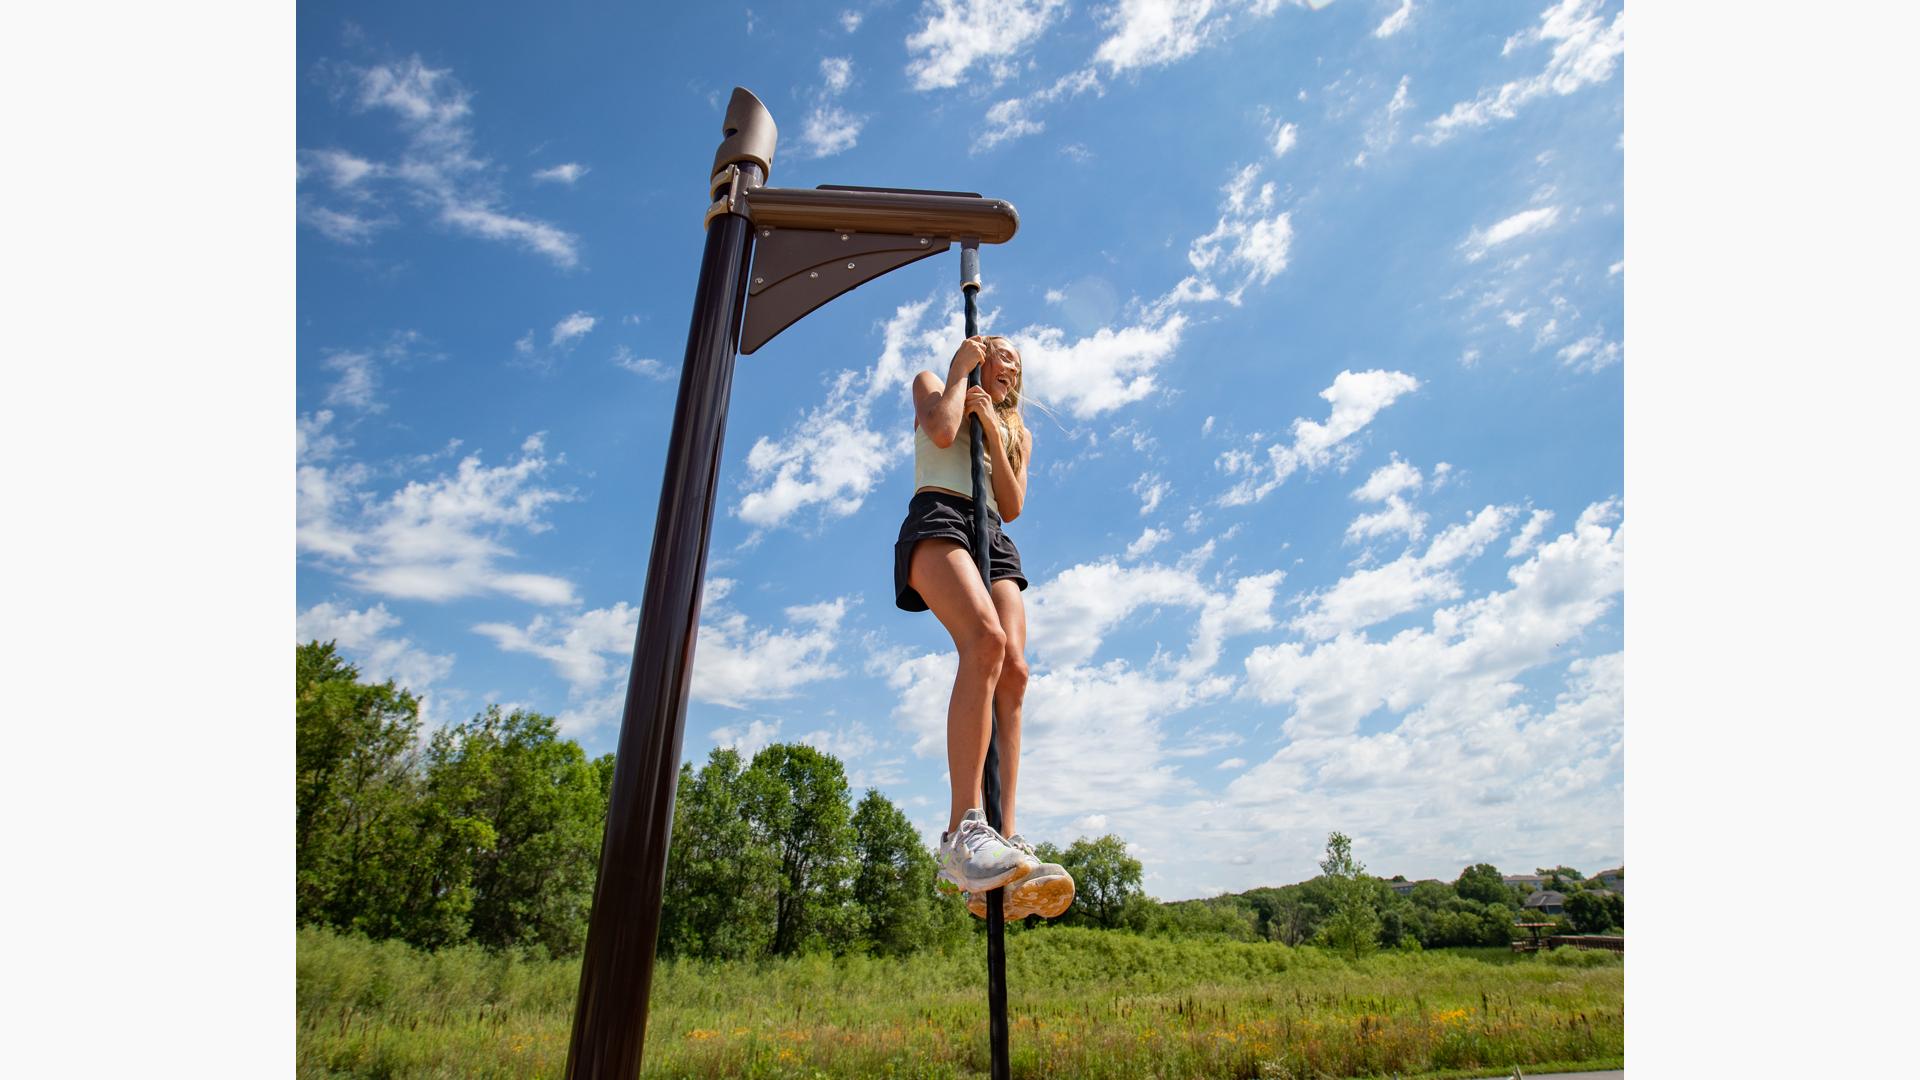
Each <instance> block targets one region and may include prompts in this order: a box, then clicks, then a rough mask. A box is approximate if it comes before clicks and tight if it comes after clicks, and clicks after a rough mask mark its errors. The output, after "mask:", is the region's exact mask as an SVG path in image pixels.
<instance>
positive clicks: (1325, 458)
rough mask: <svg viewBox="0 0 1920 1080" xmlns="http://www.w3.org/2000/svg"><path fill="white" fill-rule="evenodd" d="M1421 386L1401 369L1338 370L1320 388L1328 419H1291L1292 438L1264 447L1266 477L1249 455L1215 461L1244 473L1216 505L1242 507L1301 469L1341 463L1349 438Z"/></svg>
mask: <svg viewBox="0 0 1920 1080" xmlns="http://www.w3.org/2000/svg"><path fill="white" fill-rule="evenodd" d="M1419 388H1420V380H1418V379H1416V378H1414V377H1413V376H1412V375H1409V374H1407V373H1406V372H1404V371H1380V370H1375V371H1362V372H1353V371H1342V372H1341V373H1340V374H1339V375H1336V376H1334V380H1333V385H1331V386H1329V387H1327V388H1326V389H1325V390H1322V391H1321V392H1320V397H1321V398H1323V399H1324V400H1326V401H1327V402H1328V403H1329V404H1331V405H1332V409H1331V411H1330V412H1329V413H1328V416H1327V420H1326V422H1325V423H1319V422H1316V421H1313V420H1308V419H1306V418H1305V417H1301V418H1298V419H1295V420H1294V422H1293V424H1292V426H1291V427H1290V429H1289V430H1290V431H1291V433H1292V435H1293V442H1292V443H1290V444H1286V445H1282V444H1280V443H1273V444H1271V445H1270V446H1268V447H1267V459H1268V463H1269V468H1268V469H1267V470H1265V473H1266V474H1265V475H1264V476H1263V475H1262V471H1263V470H1262V469H1261V468H1260V466H1259V465H1258V464H1257V463H1256V462H1255V461H1254V459H1253V458H1252V457H1251V456H1249V455H1246V454H1244V453H1242V454H1235V453H1234V452H1231V451H1230V452H1229V453H1227V454H1223V455H1221V457H1220V459H1219V462H1218V464H1219V466H1220V468H1221V469H1222V470H1223V471H1225V472H1227V473H1228V474H1229V475H1238V474H1241V473H1245V474H1246V476H1245V478H1244V479H1242V480H1241V481H1240V482H1239V483H1237V484H1235V485H1234V487H1233V488H1232V489H1231V490H1229V491H1228V492H1227V493H1226V494H1224V495H1222V496H1221V497H1220V504H1221V505H1222V506H1242V505H1245V504H1247V503H1251V502H1258V501H1259V500H1261V499H1264V498H1266V497H1267V495H1268V494H1269V493H1271V492H1272V491H1273V489H1274V488H1277V487H1279V486H1280V485H1281V484H1283V483H1285V482H1286V480H1287V478H1288V477H1289V476H1292V475H1293V474H1294V473H1295V472H1297V471H1299V470H1300V469H1303V468H1304V469H1306V470H1308V471H1309V472H1315V471H1318V470H1320V469H1324V468H1326V467H1327V466H1329V465H1333V464H1336V463H1344V461H1345V460H1346V458H1347V456H1348V455H1349V454H1350V453H1351V450H1350V449H1349V448H1348V446H1347V441H1348V440H1349V439H1351V438H1353V437H1354V436H1355V435H1357V434H1359V433H1360V431H1361V430H1362V429H1364V428H1365V427H1366V426H1367V425H1368V424H1370V423H1372V422H1373V418H1374V417H1376V416H1378V415H1379V414H1380V411H1381V410H1382V409H1385V408H1386V407H1387V406H1389V405H1392V404H1393V403H1394V402H1395V401H1397V400H1399V398H1400V396H1401V395H1403V394H1408V393H1411V392H1413V391H1415V390H1418V389H1419Z"/></svg>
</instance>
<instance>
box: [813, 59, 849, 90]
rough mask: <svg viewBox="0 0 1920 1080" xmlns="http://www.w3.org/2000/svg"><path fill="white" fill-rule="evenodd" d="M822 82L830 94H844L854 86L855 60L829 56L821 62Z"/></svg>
mask: <svg viewBox="0 0 1920 1080" xmlns="http://www.w3.org/2000/svg"><path fill="white" fill-rule="evenodd" d="M820 81H821V82H822V83H824V84H825V87H826V92H827V93H829V94H841V93H844V92H845V91H846V89H847V87H849V86H852V85H853V60H852V58H850V57H845V56H829V57H826V58H824V59H822V60H821V61H820Z"/></svg>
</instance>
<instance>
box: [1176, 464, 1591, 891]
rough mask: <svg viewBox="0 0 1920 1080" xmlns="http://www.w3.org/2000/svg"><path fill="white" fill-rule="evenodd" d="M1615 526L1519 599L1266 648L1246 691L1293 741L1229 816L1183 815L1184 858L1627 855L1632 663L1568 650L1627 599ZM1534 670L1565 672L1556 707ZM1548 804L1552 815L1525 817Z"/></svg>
mask: <svg viewBox="0 0 1920 1080" xmlns="http://www.w3.org/2000/svg"><path fill="white" fill-rule="evenodd" d="M1617 513H1618V506H1617V504H1616V503H1613V502H1611V501H1609V502H1606V503H1598V504H1595V505H1593V506H1590V507H1589V508H1588V509H1587V511H1586V512H1585V513H1583V514H1582V515H1581V518H1580V522H1579V523H1578V524H1577V525H1576V526H1575V528H1574V530H1573V531H1571V532H1569V533H1567V534H1564V535H1562V536H1560V537H1559V538H1557V539H1556V540H1554V541H1553V542H1552V543H1550V544H1548V545H1546V546H1545V547H1543V548H1541V549H1540V550H1539V551H1538V552H1537V553H1536V554H1535V556H1534V557H1533V558H1532V559H1530V560H1528V561H1527V562H1526V563H1524V564H1522V565H1519V566H1516V567H1514V568H1513V569H1512V570H1511V571H1510V573H1509V575H1508V579H1509V582H1510V585H1511V587H1510V588H1508V589H1506V590H1504V591H1495V592H1491V593H1488V594H1486V595H1484V596H1480V597H1478V598H1476V599H1472V600H1469V601H1466V602H1464V603H1461V604H1458V605H1456V606H1454V607H1450V608H1443V609H1441V610H1439V611H1436V612H1435V613H1434V615H1433V618H1432V623H1431V627H1430V628H1424V629H1423V628H1416V629H1410V630H1405V631H1401V632H1400V633H1397V634H1394V635H1392V636H1391V637H1390V638H1387V639H1385V640H1380V641H1374V640H1369V639H1368V638H1367V637H1366V636H1364V635H1362V634H1357V633H1350V634H1343V635H1341V636H1340V637H1337V638H1335V639H1333V640H1331V641H1326V642H1322V643H1320V644H1318V645H1315V646H1312V647H1304V646H1302V645H1299V644H1296V643H1279V644H1274V645H1269V646H1262V647H1259V648H1256V649H1255V650H1254V651H1253V655H1252V656H1250V657H1249V658H1248V660H1247V664H1246V667H1247V673H1248V684H1247V685H1248V693H1249V695H1250V696H1251V697H1253V698H1255V699H1256V700H1258V701H1261V702H1263V703H1266V704H1269V705H1275V706H1281V707H1284V708H1286V709H1288V712H1289V715H1288V716H1287V718H1286V720H1285V723H1284V725H1283V741H1281V743H1280V745H1279V746H1278V747H1277V749H1275V750H1274V751H1273V753H1272V755H1271V756H1270V757H1269V758H1268V759H1267V760H1265V761H1263V762H1261V763H1260V764H1258V765H1256V766H1254V767H1253V768H1251V769H1249V770H1247V771H1246V772H1244V773H1242V774H1241V775H1240V776H1238V777H1237V778H1235V779H1234V780H1233V781H1232V782H1231V783H1230V784H1229V785H1228V787H1227V790H1226V799H1225V801H1224V802H1223V803H1219V804H1215V805H1214V806H1211V807H1208V806H1205V805H1196V806H1194V807H1192V808H1190V809H1188V810H1187V811H1186V812H1184V813H1182V814H1180V815H1179V817H1180V820H1181V824H1182V826H1183V832H1182V835H1183V836H1184V837H1185V838H1187V840H1188V843H1187V844H1186V845H1185V847H1183V848H1182V852H1184V853H1185V854H1183V855H1180V856H1176V861H1177V859H1178V858H1186V859H1187V860H1188V861H1189V862H1192V863H1194V864H1195V866H1196V871H1195V872H1199V867H1201V866H1204V865H1206V864H1207V863H1209V862H1217V859H1218V856H1219V855H1220V854H1222V853H1224V852H1225V851H1226V850H1248V849H1250V848H1258V849H1261V850H1272V849H1275V848H1280V849H1296V848H1297V849H1298V850H1299V851H1300V852H1301V853H1302V854H1301V856H1300V859H1301V861H1302V862H1305V861H1306V860H1308V859H1310V857H1311V856H1310V854H1309V853H1310V852H1312V851H1313V850H1315V848H1316V846H1317V844H1318V842H1319V840H1320V839H1321V838H1323V837H1324V836H1325V834H1326V828H1327V824H1326V823H1327V822H1330V821H1331V822H1338V823H1341V827H1342V828H1343V830H1344V829H1348V828H1349V827H1350V828H1351V830H1352V835H1354V836H1356V838H1357V839H1359V841H1360V844H1361V845H1362V848H1363V850H1364V851H1365V852H1366V853H1367V857H1368V859H1369V861H1371V862H1372V863H1373V864H1374V865H1375V866H1377V867H1380V868H1381V869H1382V871H1383V872H1385V870H1386V869H1388V868H1393V869H1401V870H1404V871H1405V872H1407V873H1409V874H1410V875H1412V874H1414V873H1416V871H1417V872H1420V873H1436V874H1444V873H1448V872H1450V871H1452V870H1453V869H1455V868H1457V867H1460V866H1465V865H1467V864H1469V863H1473V862H1480V861H1490V862H1494V863H1496V864H1498V865H1509V864H1511V865H1520V866H1537V865H1552V864H1553V863H1555V862H1562V861H1571V862H1573V863H1574V864H1575V865H1581V864H1582V863H1583V861H1586V860H1594V859H1611V858H1617V857H1618V856H1619V854H1620V844H1621V837H1620V828H1619V825H1618V824H1617V823H1618V822H1619V821H1620V800H1621V776H1620V774H1621V734H1622V688H1623V675H1624V665H1623V662H1622V658H1621V654H1619V653H1618V652H1614V653H1610V654H1604V655H1600V656H1595V657H1586V658H1579V659H1570V658H1569V657H1568V656H1567V654H1566V653H1565V652H1564V651H1562V650H1563V647H1564V646H1566V645H1568V644H1569V643H1571V642H1574V641H1575V640H1577V639H1579V638H1580V637H1581V636H1582V635H1583V634H1584V633H1585V632H1586V631H1588V630H1589V629H1590V628H1592V627H1593V626H1594V625H1595V623H1596V622H1597V621H1598V620H1599V619H1600V618H1601V617H1602V616H1603V615H1604V614H1605V613H1606V612H1607V611H1609V610H1610V609H1611V608H1612V605H1613V604H1614V603H1615V601H1616V599H1617V597H1618V595H1619V592H1620V587H1621V557H1622V545H1623V543H1624V529H1622V528H1616V527H1609V526H1610V524H1611V523H1612V522H1614V521H1615V520H1616V519H1617ZM1538 668H1559V669H1560V670H1561V671H1562V672H1563V673H1564V682H1563V686H1564V689H1563V690H1562V692H1561V693H1560V694H1559V695H1558V696H1557V698H1556V699H1555V700H1554V701H1553V703H1552V707H1551V709H1550V710H1543V709H1541V708H1540V707H1539V706H1537V705H1534V704H1532V703H1531V702H1530V701H1529V700H1528V699H1529V698H1530V697H1531V696H1532V695H1531V692H1529V691H1528V690H1527V689H1526V688H1525V687H1524V686H1523V685H1522V684H1521V682H1520V681H1519V679H1518V676H1520V675H1521V674H1522V673H1523V672H1526V671H1529V670H1533V669H1538ZM1363 721H1364V722H1365V724H1366V727H1365V728H1364V729H1363V728H1362V726H1361V725H1362V722H1363ZM1541 801H1551V802H1552V804H1553V805H1554V807H1555V813H1554V814H1552V815H1546V816H1540V815H1533V814H1529V813H1527V811H1526V808H1527V807H1530V806H1534V805H1537V804H1538V803H1540V802H1541ZM1229 820H1230V821H1231V822H1233V823H1234V825H1233V826H1231V827H1229V826H1226V825H1224V824H1222V823H1223V822H1225V821H1229ZM1435 822H1440V823H1441V824H1440V825H1438V826H1436V825H1435V824H1434V823H1435ZM1210 825H1211V827H1209V826H1210ZM1436 853H1450V856H1451V857H1449V854H1438V855H1436ZM1415 859H1418V860H1421V862H1419V863H1414V864H1411V865H1410V864H1409V863H1408V862H1403V861H1402V860H1415ZM1449 863H1450V864H1451V865H1449ZM1282 880H1285V879H1282ZM1242 887H1244V886H1242Z"/></svg>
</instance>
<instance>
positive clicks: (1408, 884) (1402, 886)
mask: <svg viewBox="0 0 1920 1080" xmlns="http://www.w3.org/2000/svg"><path fill="white" fill-rule="evenodd" d="M1429 881H1431V882H1433V883H1434V884H1435V885H1444V884H1446V882H1444V881H1441V880H1439V879H1438V878H1421V879H1420V880H1419V881H1408V880H1406V879H1405V878H1400V879H1398V880H1395V881H1389V882H1387V885H1388V886H1389V887H1391V888H1392V889H1393V891H1394V892H1396V893H1398V894H1400V895H1401V896H1406V895H1408V894H1410V893H1412V892H1413V887H1414V886H1415V885H1420V884H1424V883H1425V882H1429Z"/></svg>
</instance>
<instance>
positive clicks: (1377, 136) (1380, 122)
mask: <svg viewBox="0 0 1920 1080" xmlns="http://www.w3.org/2000/svg"><path fill="white" fill-rule="evenodd" d="M1412 85H1413V76H1411V75H1402V76H1400V82H1399V84H1398V85H1396V86H1395V87H1394V89H1393V96H1392V97H1391V98H1388V99H1387V103H1386V105H1384V106H1382V107H1381V109H1380V112H1379V113H1378V114H1376V115H1375V116H1374V118H1373V120H1372V121H1371V122H1370V123H1368V125H1367V133H1366V136H1365V143H1366V149H1364V150H1362V151H1360V153H1359V154H1357V155H1356V156H1355V157H1354V159H1353V163H1354V164H1355V165H1365V164H1366V163H1367V160H1368V158H1369V157H1370V156H1371V155H1374V154H1381V153H1385V152H1386V151H1387V150H1389V149H1391V148H1392V146H1393V144H1394V143H1395V142H1396V141H1398V140H1399V138H1400V114H1402V113H1404V112H1406V111H1407V110H1408V109H1410V108H1412V107H1413V98H1412V97H1411V96H1410V94H1409V88H1410V87H1412Z"/></svg>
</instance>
